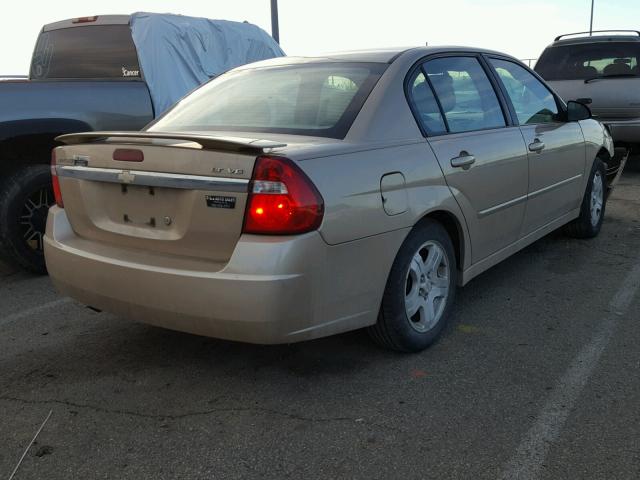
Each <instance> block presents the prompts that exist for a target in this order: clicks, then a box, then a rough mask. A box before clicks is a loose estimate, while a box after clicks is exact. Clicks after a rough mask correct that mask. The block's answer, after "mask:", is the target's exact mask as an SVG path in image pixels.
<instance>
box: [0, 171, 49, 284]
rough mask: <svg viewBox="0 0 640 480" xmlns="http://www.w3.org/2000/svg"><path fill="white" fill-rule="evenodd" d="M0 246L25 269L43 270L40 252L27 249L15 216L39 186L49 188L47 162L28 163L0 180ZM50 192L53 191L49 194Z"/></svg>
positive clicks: (43, 265)
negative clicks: (42, 163) (41, 163)
mask: <svg viewBox="0 0 640 480" xmlns="http://www.w3.org/2000/svg"><path fill="white" fill-rule="evenodd" d="M1 187H2V191H0V248H1V250H2V254H3V256H4V257H5V258H6V259H7V260H9V261H10V262H12V263H14V264H15V265H17V266H19V267H22V268H24V269H26V270H30V271H32V272H36V273H45V272H46V267H45V261H44V255H43V253H42V252H40V251H35V250H33V249H31V248H29V247H28V246H27V244H26V242H25V240H24V238H23V236H22V234H21V232H20V226H19V219H20V215H21V214H22V212H23V208H24V204H25V202H26V201H27V199H28V198H29V197H30V196H31V195H32V194H33V193H35V192H36V191H38V190H40V189H42V188H51V172H50V169H49V166H47V165H31V166H29V167H26V168H24V169H21V170H19V171H17V172H14V173H13V174H11V175H9V176H8V177H6V178H4V179H3V180H2V182H1ZM52 195H53V194H52Z"/></svg>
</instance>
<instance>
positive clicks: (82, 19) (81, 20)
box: [71, 15, 98, 23]
mask: <svg viewBox="0 0 640 480" xmlns="http://www.w3.org/2000/svg"><path fill="white" fill-rule="evenodd" d="M96 20H98V16H97V15H94V16H92V17H78V18H74V19H73V20H71V23H91V22H95V21H96Z"/></svg>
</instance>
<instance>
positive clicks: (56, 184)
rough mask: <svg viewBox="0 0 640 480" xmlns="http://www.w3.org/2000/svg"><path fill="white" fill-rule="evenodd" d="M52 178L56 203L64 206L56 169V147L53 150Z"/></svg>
mask: <svg viewBox="0 0 640 480" xmlns="http://www.w3.org/2000/svg"><path fill="white" fill-rule="evenodd" d="M51 180H53V196H54V198H55V199H56V205H58V206H59V207H60V208H64V202H63V201H62V191H61V190H60V180H59V179H58V172H57V171H56V149H55V148H54V149H53V150H51Z"/></svg>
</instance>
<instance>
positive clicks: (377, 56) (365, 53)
mask: <svg viewBox="0 0 640 480" xmlns="http://www.w3.org/2000/svg"><path fill="white" fill-rule="evenodd" d="M449 52H451V53H454V52H470V53H489V54H494V55H502V56H507V57H511V56H510V55H507V54H504V53H501V52H497V51H494V50H487V49H482V48H475V47H463V46H454V45H439V46H424V47H392V48H376V49H369V50H352V51H344V52H330V53H324V54H319V55H314V56H297V57H296V56H287V57H279V58H272V59H268V60H263V61H260V62H255V63H250V64H248V65H244V66H241V67H238V68H237V70H243V69H251V68H256V67H268V66H276V65H293V64H300V63H320V62H328V61H329V62H330V61H339V62H356V63H358V62H365V63H393V62H394V61H395V60H396V59H398V58H399V57H401V56H404V55H405V54H407V55H410V56H412V57H422V56H427V55H432V54H438V53H449ZM511 58H513V57H511Z"/></svg>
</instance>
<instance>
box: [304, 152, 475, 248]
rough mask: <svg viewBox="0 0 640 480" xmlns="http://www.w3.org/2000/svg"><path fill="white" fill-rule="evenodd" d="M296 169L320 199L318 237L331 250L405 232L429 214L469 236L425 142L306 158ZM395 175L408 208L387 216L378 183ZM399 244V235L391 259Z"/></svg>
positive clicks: (438, 167)
mask: <svg viewBox="0 0 640 480" xmlns="http://www.w3.org/2000/svg"><path fill="white" fill-rule="evenodd" d="M300 165H301V167H302V168H303V169H304V170H305V172H306V173H307V174H308V175H309V177H310V178H311V179H312V181H313V182H314V183H315V185H316V186H317V187H318V190H319V191H320V193H321V194H322V196H323V198H324V201H325V215H324V220H323V223H322V225H321V227H320V233H321V235H322V237H323V238H324V240H325V241H326V242H327V243H328V244H330V245H337V244H341V243H345V242H351V241H354V240H358V239H362V238H366V237H373V236H375V235H380V234H383V233H386V232H391V231H396V230H401V229H410V228H411V227H413V226H414V225H415V224H416V223H417V222H418V221H419V220H420V219H421V218H423V217H424V216H425V215H427V214H428V213H429V212H433V211H446V212H448V213H450V214H452V215H454V216H455V217H456V219H457V221H458V223H459V225H460V226H461V227H462V228H463V230H464V231H463V233H464V237H465V239H466V238H467V237H468V235H466V224H465V222H464V218H463V216H462V212H461V211H460V208H459V206H458V204H457V203H456V201H455V199H454V198H453V195H452V193H451V191H450V189H449V187H448V186H447V184H446V182H445V180H444V177H443V175H442V170H441V169H440V166H439V165H438V163H437V161H436V158H435V156H434V154H433V152H432V151H431V149H430V147H429V146H428V144H427V143H426V141H424V140H419V141H414V142H413V143H411V144H407V145H401V146H394V147H389V148H378V149H374V150H367V151H362V152H357V153H350V154H345V155H334V156H330V157H324V158H315V159H309V160H305V161H302V162H300ZM395 172H399V173H401V174H402V175H403V176H404V178H405V185H404V186H398V187H397V188H398V189H402V190H404V191H405V192H406V195H407V209H406V210H405V211H404V212H402V213H398V214H396V215H389V214H387V213H386V212H385V210H384V207H383V201H382V193H381V190H380V181H381V178H382V177H383V176H384V175H386V174H389V173H395ZM408 231H409V230H407V233H408ZM405 236H406V235H405ZM402 240H404V236H403V237H402V238H401V239H400V243H398V244H394V245H389V248H391V249H393V251H394V256H395V252H397V250H398V249H399V248H400V245H401V242H402ZM468 247H469V246H468V245H466V248H468Z"/></svg>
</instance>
